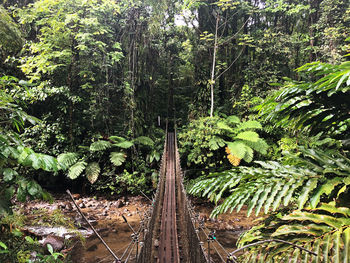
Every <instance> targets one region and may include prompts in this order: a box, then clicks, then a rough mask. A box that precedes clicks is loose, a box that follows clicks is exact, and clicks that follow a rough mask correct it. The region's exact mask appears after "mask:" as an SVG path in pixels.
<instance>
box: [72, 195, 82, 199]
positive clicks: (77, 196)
mask: <svg viewBox="0 0 350 263" xmlns="http://www.w3.org/2000/svg"><path fill="white" fill-rule="evenodd" d="M72 196H73V197H74V198H75V199H77V198H80V194H72Z"/></svg>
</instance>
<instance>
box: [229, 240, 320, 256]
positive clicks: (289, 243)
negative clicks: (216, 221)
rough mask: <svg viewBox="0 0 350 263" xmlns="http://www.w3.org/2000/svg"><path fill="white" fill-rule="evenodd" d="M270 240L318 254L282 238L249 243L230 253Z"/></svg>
mask: <svg viewBox="0 0 350 263" xmlns="http://www.w3.org/2000/svg"><path fill="white" fill-rule="evenodd" d="M269 242H280V243H285V244H288V245H291V246H293V247H296V248H299V249H301V250H304V251H305V252H307V253H309V254H312V255H314V256H317V254H316V253H315V252H313V251H310V250H308V249H306V248H303V247H302V246H298V245H296V244H294V243H292V242H288V241H285V240H282V239H267V240H262V241H258V242H255V243H252V244H249V245H246V246H243V247H241V248H238V249H236V250H234V251H232V252H231V253H230V254H229V255H231V256H232V255H233V254H236V253H237V252H240V251H242V250H243V249H246V248H248V247H253V246H257V245H260V244H263V243H269Z"/></svg>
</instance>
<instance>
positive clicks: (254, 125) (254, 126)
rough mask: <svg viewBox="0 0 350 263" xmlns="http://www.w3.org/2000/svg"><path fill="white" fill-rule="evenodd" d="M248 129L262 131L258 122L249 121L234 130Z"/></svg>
mask: <svg viewBox="0 0 350 263" xmlns="http://www.w3.org/2000/svg"><path fill="white" fill-rule="evenodd" d="M248 129H262V125H261V123H260V122H258V121H254V120H253V121H252V120H250V121H246V122H242V123H240V124H239V125H238V126H237V128H236V130H237V131H241V130H248Z"/></svg>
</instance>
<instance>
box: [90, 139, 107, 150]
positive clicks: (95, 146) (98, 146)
mask: <svg viewBox="0 0 350 263" xmlns="http://www.w3.org/2000/svg"><path fill="white" fill-rule="evenodd" d="M111 147H112V144H111V143H110V142H109V141H96V142H93V143H92V144H91V145H90V151H91V152H97V151H104V150H106V149H109V148H111Z"/></svg>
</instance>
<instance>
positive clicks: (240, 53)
mask: <svg viewBox="0 0 350 263" xmlns="http://www.w3.org/2000/svg"><path fill="white" fill-rule="evenodd" d="M242 53H243V48H242V49H241V52H239V54H238V56H237V57H236V58H235V60H234V61H232V63H231V64H230V66H228V67H227V68H226V69H225V70H224V71H223V72H221V73H220V74H219V75H218V76H217V77H216V78H215V80H217V79H218V78H220V77H221V76H222V74H224V73H225V72H226V71H228V70H229V69H230V68H231V67H232V66H233V64H234V63H235V62H236V61H237V59H238V58H239V57H240V56H241V55H242Z"/></svg>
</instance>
